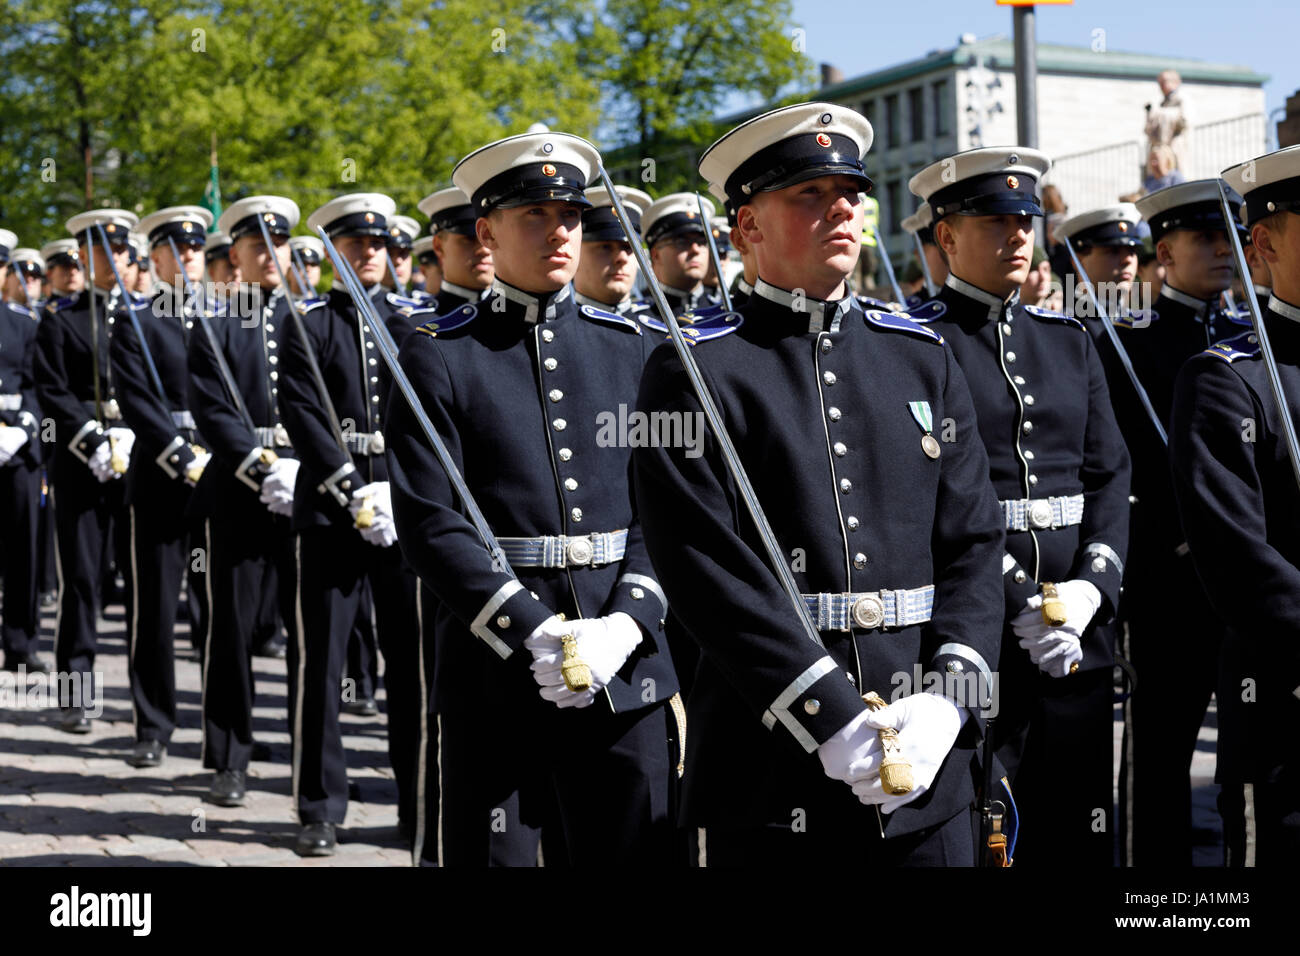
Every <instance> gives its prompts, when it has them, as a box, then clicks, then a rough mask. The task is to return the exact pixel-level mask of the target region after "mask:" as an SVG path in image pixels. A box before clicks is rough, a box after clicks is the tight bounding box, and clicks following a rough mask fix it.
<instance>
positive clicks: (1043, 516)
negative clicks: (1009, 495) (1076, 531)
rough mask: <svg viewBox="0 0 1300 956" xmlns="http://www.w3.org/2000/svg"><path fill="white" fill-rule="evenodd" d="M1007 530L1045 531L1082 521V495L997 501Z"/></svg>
mask: <svg viewBox="0 0 1300 956" xmlns="http://www.w3.org/2000/svg"><path fill="white" fill-rule="evenodd" d="M998 504H1000V505H1001V506H1002V516H1003V518H1004V519H1005V520H1006V527H1007V530H1008V531H1046V530H1047V529H1049V528H1066V527H1069V526H1070V525H1076V524H1079V523H1080V522H1082V521H1083V495H1069V496H1068V497H1064V498H1015V499H1012V500H1009V501H999V502H998Z"/></svg>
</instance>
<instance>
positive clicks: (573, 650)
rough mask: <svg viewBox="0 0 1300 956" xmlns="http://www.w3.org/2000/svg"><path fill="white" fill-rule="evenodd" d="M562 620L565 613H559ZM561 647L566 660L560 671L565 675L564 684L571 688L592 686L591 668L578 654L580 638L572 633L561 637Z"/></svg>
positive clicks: (581, 689)
mask: <svg viewBox="0 0 1300 956" xmlns="http://www.w3.org/2000/svg"><path fill="white" fill-rule="evenodd" d="M558 617H559V619H560V620H561V621H563V620H564V615H563V614H560V615H558ZM560 647H561V648H562V649H563V650H564V660H563V661H562V662H561V663H560V673H561V674H563V675H564V686H565V687H567V688H569V690H575V691H583V690H587V689H588V688H590V687H591V668H590V667H588V666H587V665H586V663H585V662H584V661H583V659H582V658H581V657H579V656H578V639H577V638H576V637H574V636H573V635H572V634H565V635H563V636H562V637H561V638H560Z"/></svg>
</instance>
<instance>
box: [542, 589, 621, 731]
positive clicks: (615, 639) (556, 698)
mask: <svg viewBox="0 0 1300 956" xmlns="http://www.w3.org/2000/svg"><path fill="white" fill-rule="evenodd" d="M567 634H572V635H573V638H574V641H575V642H576V644H577V654H578V657H579V658H580V659H581V660H582V662H583V663H584V664H586V665H587V667H588V668H589V669H590V670H591V686H590V687H588V688H587V689H586V690H580V691H574V690H569V688H568V687H567V686H566V685H565V683H564V673H563V669H562V667H563V664H564V650H563V647H562V645H561V641H560V639H561V638H562V637H563V636H565V635H567ZM640 643H641V628H640V626H639V625H638V624H637V623H636V621H634V620H633V619H632V618H631V616H629V615H628V614H625V613H623V612H622V611H618V612H616V613H614V614H610V615H608V616H607V617H597V618H581V619H579V620H576V621H567V622H566V621H561V620H560V619H559V618H558V617H553V618H548V619H547V620H545V621H543V622H542V623H541V624H540V625H538V628H537V630H535V631H534V632H533V633H532V634H530V635H529V636H528V637H527V638H525V639H524V647H526V648H528V650H529V652H530V653H531V654H532V655H533V664H532V670H533V679H534V680H535V681H537V684H538V686H539V687H540V688H541V696H542V698H543V699H544V700H549V701H551V702H552V703H553V704H555V706H556V707H559V708H561V709H564V708H568V707H577V708H579V709H581V708H583V707H587V706H589V705H590V704H591V702H592V701H593V700H595V699H596V696H597V695H598V694H599V693H600V692H601V691H602V690H604V689H605V686H606V685H607V684H609V682H610V681H611V680H613V679H614V675H615V674H617V673H618V669H619V668H620V667H622V666H623V664H624V663H625V662H626V661H627V659H628V656H629V655H630V654H631V653H632V651H634V650H636V647H637V645H638V644H640Z"/></svg>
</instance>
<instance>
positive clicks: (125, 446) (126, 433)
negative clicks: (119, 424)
mask: <svg viewBox="0 0 1300 956" xmlns="http://www.w3.org/2000/svg"><path fill="white" fill-rule="evenodd" d="M108 434H109V437H111V438H112V439H113V441H114V443H115V445H116V448H117V451H118V454H120V455H121V456H122V457H123V458H125V459H127V460H128V461H130V460H131V449H132V448H134V447H135V432H133V431H131V429H129V428H110V429H109V430H108Z"/></svg>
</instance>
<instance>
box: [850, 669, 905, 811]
mask: <svg viewBox="0 0 1300 956" xmlns="http://www.w3.org/2000/svg"><path fill="white" fill-rule="evenodd" d="M862 702H863V703H864V704H866V705H867V709H868V710H872V711H876V710H880V709H882V708H884V707H888V706H889V705H888V704H887V703H885V701H884V699H883V698H881V696H880V695H879V694H877V693H876V692H875V691H871V692H869V693H866V694H863V695H862ZM876 737H877V738H878V739H879V740H880V750H881V759H880V786H881V787H882V788H884V791H885V793H887V794H889V795H891V796H899V795H901V794H904V793H911V792H912V788H913V787H914V786H915V785H916V783H915V780H914V779H913V777H912V765H911V764H910V763H908V760H907V758H906V757H904V756H903V748H902V745H901V744H899V742H898V731H897V730H894V729H893V728H892V727H886V728H885V729H884V730H877V731H876Z"/></svg>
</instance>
